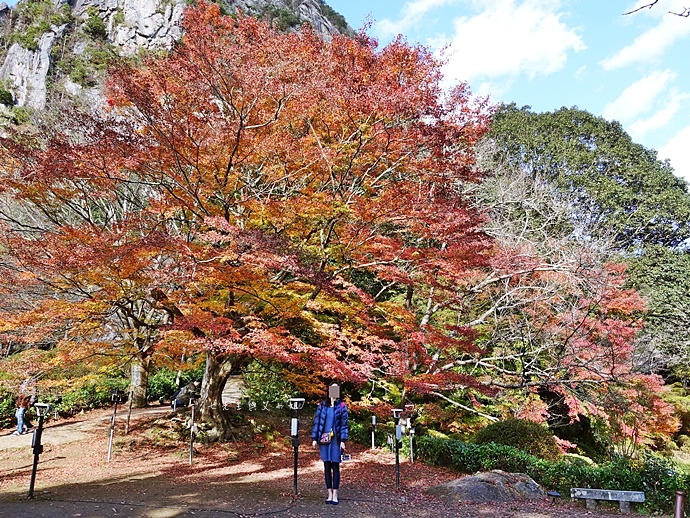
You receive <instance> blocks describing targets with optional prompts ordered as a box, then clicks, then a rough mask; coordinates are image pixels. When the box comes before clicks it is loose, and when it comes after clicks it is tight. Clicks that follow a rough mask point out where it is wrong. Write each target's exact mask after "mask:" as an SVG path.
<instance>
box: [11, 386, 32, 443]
mask: <svg viewBox="0 0 690 518" xmlns="http://www.w3.org/2000/svg"><path fill="white" fill-rule="evenodd" d="M30 406H31V395H30V394H27V393H26V392H19V395H18V396H17V404H16V407H17V409H16V410H15V412H14V417H16V418H17V431H15V432H12V435H22V434H24V433H26V432H27V431H28V428H29V426H28V425H27V424H25V416H26V411H27V410H28V409H29V407H30Z"/></svg>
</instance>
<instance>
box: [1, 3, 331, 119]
mask: <svg viewBox="0 0 690 518" xmlns="http://www.w3.org/2000/svg"><path fill="white" fill-rule="evenodd" d="M25 1H28V0H20V3H22V2H25ZM56 2H60V3H68V4H69V5H70V6H71V8H72V13H73V14H74V16H75V17H76V19H77V20H78V23H84V22H85V20H86V19H87V10H88V9H89V7H92V8H96V11H97V14H98V16H100V17H101V18H102V19H103V22H104V24H105V29H106V34H105V37H106V40H107V41H108V43H110V44H112V45H114V47H115V50H116V51H117V52H118V53H119V54H121V55H133V54H135V53H136V52H137V51H138V50H139V49H160V48H170V47H171V46H172V45H173V44H174V42H175V41H177V40H179V38H180V37H181V35H182V30H181V20H182V15H183V12H184V9H185V8H186V7H187V5H188V2H187V0H56ZM224 5H225V6H226V8H227V9H228V10H229V11H231V12H233V11H237V9H242V10H243V11H244V12H246V13H247V14H261V13H264V12H266V9H268V8H271V7H273V8H276V9H278V10H287V11H289V12H291V13H294V14H298V15H299V17H300V19H301V20H302V21H305V22H308V23H309V24H311V26H312V27H313V28H314V30H315V31H317V32H318V33H320V34H322V35H323V36H324V37H326V38H328V37H330V36H332V35H334V34H337V33H338V32H339V31H338V29H337V28H336V27H335V26H334V25H333V23H331V21H330V20H328V18H326V17H325V16H324V14H323V12H322V9H321V5H320V3H319V1H318V0H225V2H224ZM3 6H4V7H3ZM10 12H11V11H10V8H8V7H7V4H5V3H2V4H0V17H1V16H2V15H3V14H8V13H10ZM7 18H8V20H9V17H7ZM0 19H1V18H0ZM6 30H8V27H0V31H6ZM69 31H72V32H73V31H74V28H73V27H69V28H67V27H65V26H62V27H51V29H50V31H48V32H46V33H45V34H43V35H42V36H41V38H40V41H39V45H38V49H36V50H35V51H32V50H28V49H26V48H24V47H22V46H20V45H18V44H14V45H13V46H12V47H11V48H10V49H9V50H8V51H7V54H6V55H5V59H4V63H2V66H0V81H2V82H3V84H4V85H6V88H7V89H9V90H11V91H12V93H13V95H14V98H15V101H16V104H17V105H18V106H27V107H31V108H37V109H44V108H46V103H47V102H48V101H49V97H50V96H49V95H48V86H47V85H48V83H51V84H52V85H53V86H52V88H54V89H57V90H58V91H61V92H65V93H66V94H68V95H72V96H74V97H78V98H79V99H81V101H82V102H84V103H87V104H89V105H92V106H93V107H94V108H95V107H97V106H98V105H100V104H101V103H102V102H103V99H102V95H101V88H100V85H97V86H96V87H90V88H87V87H84V86H82V85H77V84H75V83H73V82H72V81H70V80H69V78H68V77H56V76H54V75H53V76H51V77H49V74H51V70H52V68H51V59H52V55H51V51H52V50H53V47H55V46H57V45H61V44H62V45H64V43H63V42H62V40H63V39H64V40H65V41H69V40H68V37H69V34H70V33H69ZM87 43H88V42H87V41H86V40H84V39H82V40H78V41H76V42H73V43H72V48H71V52H72V53H73V54H74V55H81V54H83V53H84V52H85V49H86V47H87Z"/></svg>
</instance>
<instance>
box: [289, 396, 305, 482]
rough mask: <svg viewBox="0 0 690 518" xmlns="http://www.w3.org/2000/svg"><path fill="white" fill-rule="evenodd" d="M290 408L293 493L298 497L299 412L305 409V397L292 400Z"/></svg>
mask: <svg viewBox="0 0 690 518" xmlns="http://www.w3.org/2000/svg"><path fill="white" fill-rule="evenodd" d="M290 408H291V409H292V421H291V423H290V436H291V437H292V447H293V449H294V460H295V465H294V475H293V486H294V487H293V491H294V494H295V495H297V494H298V493H297V460H298V457H299V411H300V410H302V408H304V398H303V397H293V398H290Z"/></svg>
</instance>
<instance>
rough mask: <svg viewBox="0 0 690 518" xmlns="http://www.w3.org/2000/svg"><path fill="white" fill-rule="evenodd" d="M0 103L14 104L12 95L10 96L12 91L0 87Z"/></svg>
mask: <svg viewBox="0 0 690 518" xmlns="http://www.w3.org/2000/svg"><path fill="white" fill-rule="evenodd" d="M0 104H4V105H5V106H14V97H13V96H12V92H10V91H8V90H5V89H3V88H0Z"/></svg>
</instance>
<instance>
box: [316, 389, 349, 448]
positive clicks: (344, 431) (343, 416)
mask: <svg viewBox="0 0 690 518" xmlns="http://www.w3.org/2000/svg"><path fill="white" fill-rule="evenodd" d="M334 407H335V415H334V416H333V433H334V434H335V439H336V442H338V443H341V442H343V441H347V440H348V439H349V438H350V428H349V425H348V413H347V406H346V405H345V403H343V402H342V401H340V400H339V399H336V400H335V404H334ZM325 424H326V402H325V401H322V402H321V403H319V406H317V407H316V414H315V415H314V427H313V428H312V430H311V440H312V441H318V440H319V438H320V437H321V434H322V433H324V432H328V431H329V430H324V429H323V428H324V425H325Z"/></svg>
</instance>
